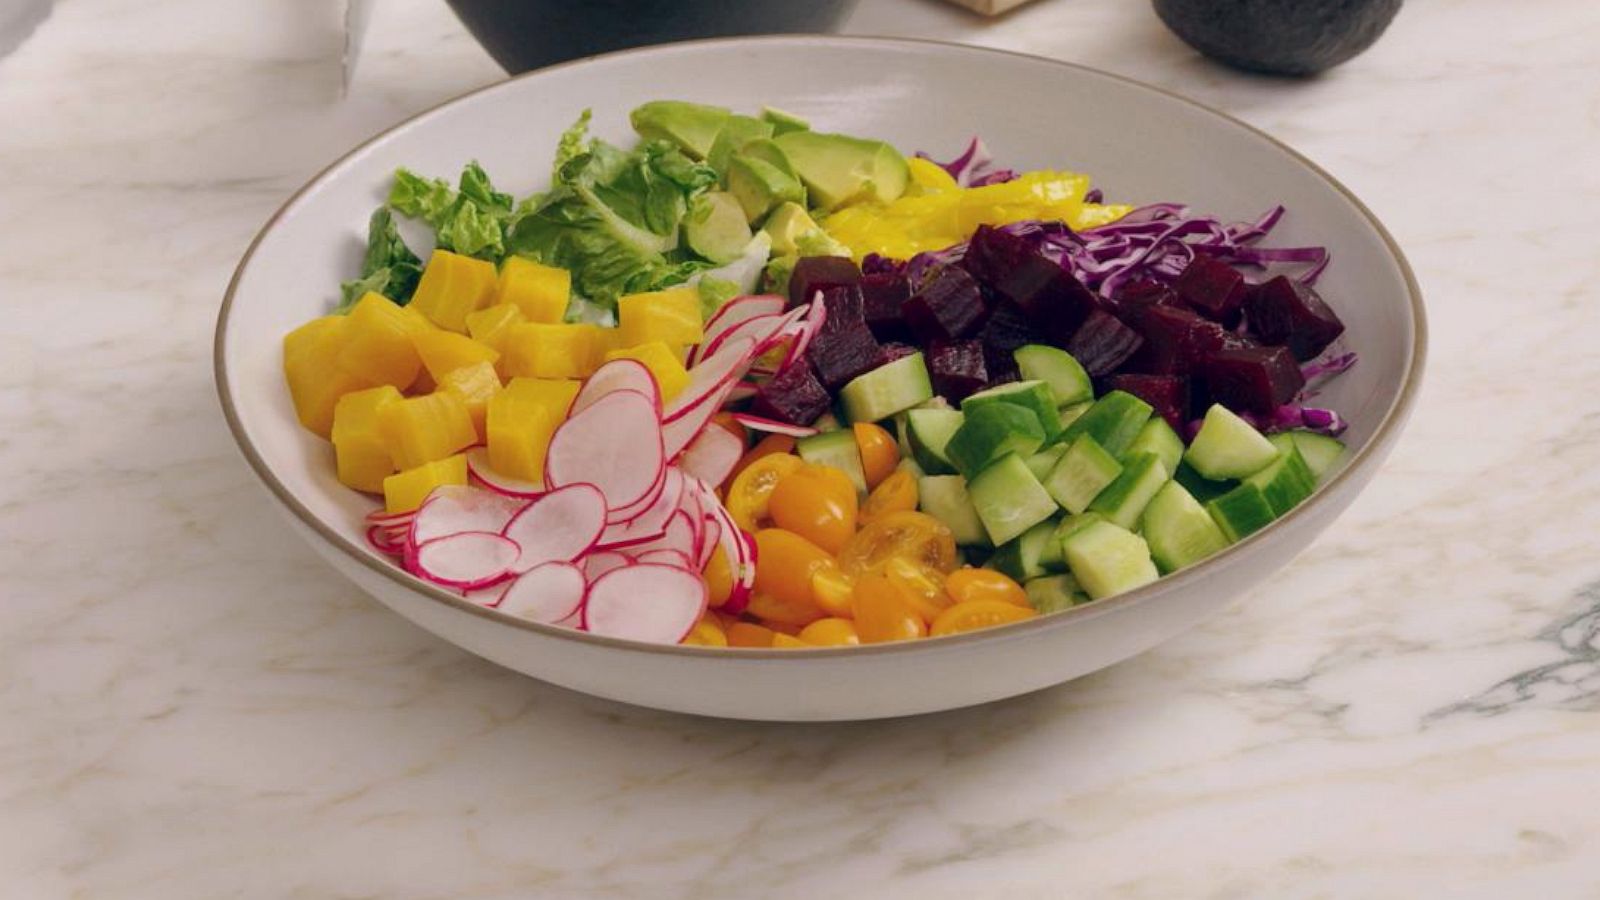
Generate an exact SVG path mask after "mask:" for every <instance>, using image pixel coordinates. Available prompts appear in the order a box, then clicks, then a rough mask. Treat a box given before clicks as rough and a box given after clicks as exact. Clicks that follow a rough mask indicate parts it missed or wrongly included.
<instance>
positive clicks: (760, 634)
mask: <svg viewBox="0 0 1600 900" xmlns="http://www.w3.org/2000/svg"><path fill="white" fill-rule="evenodd" d="M773 634H774V632H773V630H772V629H771V628H764V627H762V626H760V625H757V624H756V623H754V622H735V623H733V624H732V625H729V626H728V646H729V647H771V646H772V636H773Z"/></svg>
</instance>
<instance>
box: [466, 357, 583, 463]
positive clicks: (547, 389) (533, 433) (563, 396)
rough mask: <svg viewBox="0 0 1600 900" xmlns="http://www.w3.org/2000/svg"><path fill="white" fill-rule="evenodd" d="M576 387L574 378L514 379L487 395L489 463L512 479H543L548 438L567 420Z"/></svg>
mask: <svg viewBox="0 0 1600 900" xmlns="http://www.w3.org/2000/svg"><path fill="white" fill-rule="evenodd" d="M579 387H581V385H580V383H579V382H578V381H575V380H567V379H548V378H513V379H511V383H510V384H507V385H506V387H505V389H504V390H502V391H500V392H499V393H497V394H495V395H494V396H493V397H491V398H489V403H488V410H487V416H486V422H485V426H486V431H487V435H486V436H487V440H488V445H489V466H490V467H491V468H493V469H494V470H495V471H496V472H498V473H500V474H502V475H506V476H509V477H512V478H520V479H522V480H524V481H532V482H540V481H543V480H544V457H545V452H546V451H547V450H549V449H550V438H551V436H553V435H554V434H555V431H556V426H558V425H560V424H561V423H562V422H564V421H566V419H567V410H569V409H571V408H572V401H573V399H574V398H576V397H577V396H578V388H579Z"/></svg>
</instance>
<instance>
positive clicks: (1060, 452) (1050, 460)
mask: <svg viewBox="0 0 1600 900" xmlns="http://www.w3.org/2000/svg"><path fill="white" fill-rule="evenodd" d="M1066 452H1067V445H1066V444H1051V445H1050V446H1048V447H1046V448H1044V449H1043V450H1040V451H1039V452H1038V453H1035V454H1033V455H1032V456H1030V457H1028V458H1027V459H1026V460H1024V462H1026V463H1027V464H1028V471H1029V472H1032V473H1033V477H1035V478H1037V479H1039V482H1040V483H1041V484H1043V483H1044V480H1045V479H1046V478H1049V477H1050V470H1051V469H1054V468H1055V467H1056V463H1058V462H1060V461H1061V457H1062V456H1064V455H1065V454H1066ZM1045 487H1047V488H1048V487H1049V485H1045Z"/></svg>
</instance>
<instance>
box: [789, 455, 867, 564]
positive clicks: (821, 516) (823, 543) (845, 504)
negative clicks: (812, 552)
mask: <svg viewBox="0 0 1600 900" xmlns="http://www.w3.org/2000/svg"><path fill="white" fill-rule="evenodd" d="M767 509H768V515H769V516H771V518H772V523H773V524H774V525H777V526H778V527H779V528H782V529H784V530H785V531H792V532H794V533H795V534H798V535H800V536H801V537H803V538H805V539H806V540H808V541H810V542H811V543H813V544H816V545H817V546H818V547H821V548H822V549H824V550H826V551H828V552H829V553H838V552H839V551H840V550H841V549H843V548H844V545H845V543H846V542H847V541H849V540H850V538H851V536H852V535H854V534H855V533H856V513H857V509H856V488H855V485H853V484H851V483H850V477H849V476H848V475H846V474H844V473H843V472H841V471H839V470H838V469H835V468H832V467H830V466H813V465H802V466H800V467H799V468H797V469H795V470H794V471H792V472H789V473H788V474H786V475H784V476H783V477H782V478H779V479H778V483H777V485H776V486H775V487H773V489H772V496H771V497H770V498H769V500H768V503H767Z"/></svg>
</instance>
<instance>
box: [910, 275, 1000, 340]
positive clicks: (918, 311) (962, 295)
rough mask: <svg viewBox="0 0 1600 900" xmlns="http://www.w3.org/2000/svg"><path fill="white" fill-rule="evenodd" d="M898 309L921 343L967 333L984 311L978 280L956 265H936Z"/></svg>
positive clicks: (981, 319)
mask: <svg viewBox="0 0 1600 900" xmlns="http://www.w3.org/2000/svg"><path fill="white" fill-rule="evenodd" d="M901 309H902V310H903V315H904V317H905V320H906V325H907V326H908V327H910V329H911V333H912V334H914V335H916V336H917V339H918V340H919V341H921V342H922V343H924V344H926V343H931V342H933V341H950V340H957V339H959V338H964V337H971V336H972V335H973V334H976V333H977V331H978V327H979V326H980V325H982V324H983V317H984V315H985V313H986V312H987V309H986V308H985V306H984V304H983V292H982V291H980V290H979V289H978V283H977V282H976V281H974V280H972V276H971V275H969V274H967V271H966V270H965V269H962V268H958V267H956V266H945V267H944V268H942V269H940V270H939V271H938V272H937V273H935V274H934V276H933V277H932V278H930V279H928V281H927V282H926V283H925V284H923V286H922V288H921V289H920V290H918V291H917V292H916V293H915V294H912V295H911V299H909V300H907V301H906V302H905V305H904V306H902V307H901Z"/></svg>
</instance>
